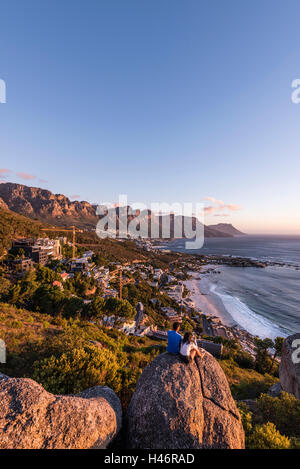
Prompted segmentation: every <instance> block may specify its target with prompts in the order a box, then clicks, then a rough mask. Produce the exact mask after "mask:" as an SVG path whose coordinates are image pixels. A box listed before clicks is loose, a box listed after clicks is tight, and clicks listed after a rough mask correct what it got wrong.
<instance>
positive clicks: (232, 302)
mask: <svg viewBox="0 0 300 469" xmlns="http://www.w3.org/2000/svg"><path fill="white" fill-rule="evenodd" d="M168 248H169V249H172V250H175V251H179V252H189V253H191V254H193V253H194V254H197V253H199V254H214V255H228V256H241V257H250V258H252V259H258V260H265V261H271V262H279V263H281V264H282V265H281V266H268V267H266V268H265V269H259V268H254V267H246V268H242V267H230V266H218V267H217V269H216V270H217V271H219V272H220V273H219V274H214V273H212V274H206V276H205V278H206V281H208V282H209V289H210V291H211V293H213V294H215V295H217V296H218V297H219V298H220V299H221V300H222V303H223V305H224V307H225V309H226V310H227V312H228V314H229V315H230V317H231V318H232V320H233V321H234V322H235V323H237V324H238V325H239V326H241V327H242V328H244V329H245V330H247V331H248V332H250V333H251V334H253V335H258V336H260V337H262V338H264V337H270V338H273V339H274V338H275V337H277V336H282V337H286V336H288V335H291V334H294V333H296V332H300V237H292V236H285V237H280V236H241V237H236V238H207V239H206V241H205V244H204V247H203V248H202V249H200V250H197V251H196V250H194V251H186V250H185V249H184V241H183V240H176V241H173V242H172V243H169V245H168Z"/></svg>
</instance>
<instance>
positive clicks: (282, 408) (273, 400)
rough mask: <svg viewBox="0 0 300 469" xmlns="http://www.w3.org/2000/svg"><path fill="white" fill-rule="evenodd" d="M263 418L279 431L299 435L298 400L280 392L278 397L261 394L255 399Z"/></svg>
mask: <svg viewBox="0 0 300 469" xmlns="http://www.w3.org/2000/svg"><path fill="white" fill-rule="evenodd" d="M257 405H258V408H259V410H260V411H261V413H262V415H263V418H264V420H266V421H269V422H273V423H274V424H275V425H276V427H277V428H278V430H279V431H280V432H281V433H284V434H285V435H288V436H293V437H300V400H299V399H296V398H295V397H294V396H293V395H292V394H288V393H286V392H282V393H281V395H280V397H271V396H269V395H267V394H263V395H262V396H261V397H260V399H259V400H258V401H257Z"/></svg>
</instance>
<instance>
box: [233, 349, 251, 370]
mask: <svg viewBox="0 0 300 469" xmlns="http://www.w3.org/2000/svg"><path fill="white" fill-rule="evenodd" d="M234 361H235V362H236V363H237V364H238V365H239V366H240V367H241V368H246V369H252V370H253V369H254V366H255V361H254V358H253V357H252V356H251V355H250V353H247V352H242V351H241V352H238V353H237V354H236V355H235V356H234Z"/></svg>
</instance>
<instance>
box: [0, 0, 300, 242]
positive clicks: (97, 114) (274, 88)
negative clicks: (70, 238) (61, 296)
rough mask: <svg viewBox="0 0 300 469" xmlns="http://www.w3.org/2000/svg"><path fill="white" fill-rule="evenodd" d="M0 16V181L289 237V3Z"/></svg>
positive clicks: (21, 10)
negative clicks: (2, 97) (193, 206)
mask: <svg viewBox="0 0 300 469" xmlns="http://www.w3.org/2000/svg"><path fill="white" fill-rule="evenodd" d="M0 7H1V11H0V78H1V79H3V80H5V82H6V87H7V97H6V99H7V102H6V104H0V155H1V160H0V177H1V178H2V179H3V180H4V181H5V180H7V181H14V182H20V183H24V184H28V185H32V186H40V187H44V188H48V189H50V190H52V191H53V192H55V193H64V194H66V195H68V196H69V197H75V198H79V199H80V200H88V201H90V202H101V201H112V202H113V201H116V200H117V199H118V195H119V194H128V197H129V202H135V201H141V202H145V203H147V204H150V203H151V202H169V203H172V202H194V203H196V202H201V201H204V200H205V198H207V197H210V198H211V200H206V201H205V204H206V205H207V211H206V213H207V217H206V223H219V222H232V223H234V224H235V225H236V226H237V227H238V228H240V229H242V230H244V231H247V232H249V233H297V234H300V213H299V202H300V197H299V192H300V189H299V185H300V183H299V174H300V104H298V105H296V104H293V103H292V101H291V93H292V88H291V82H292V80H294V79H296V78H300V27H299V18H300V2H299V0H285V1H283V0H226V1H224V0H80V1H79V0H63V1H61V0H43V1H41V0H26V1H24V0H3V1H2V2H1V6H0ZM215 199H216V200H218V201H219V202H215V201H214V200H215ZM211 207H214V208H211Z"/></svg>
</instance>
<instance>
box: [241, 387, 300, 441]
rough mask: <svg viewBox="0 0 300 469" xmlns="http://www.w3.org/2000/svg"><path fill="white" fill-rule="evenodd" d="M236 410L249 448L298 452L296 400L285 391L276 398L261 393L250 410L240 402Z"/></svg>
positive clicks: (298, 406) (299, 404)
mask: <svg viewBox="0 0 300 469" xmlns="http://www.w3.org/2000/svg"><path fill="white" fill-rule="evenodd" d="M239 410H240V414H241V417H242V422H243V426H244V430H245V435H246V447H247V448H249V449H257V448H259V449H299V448H300V439H299V435H300V430H299V429H300V425H299V424H300V401H299V400H298V399H296V398H295V397H294V396H292V395H290V394H287V393H285V392H282V393H281V396H280V397H275V398H274V397H271V396H269V395H267V394H261V396H260V398H259V399H257V401H256V407H255V410H254V411H249V409H248V408H247V406H246V405H245V404H244V403H240V404H239Z"/></svg>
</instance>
